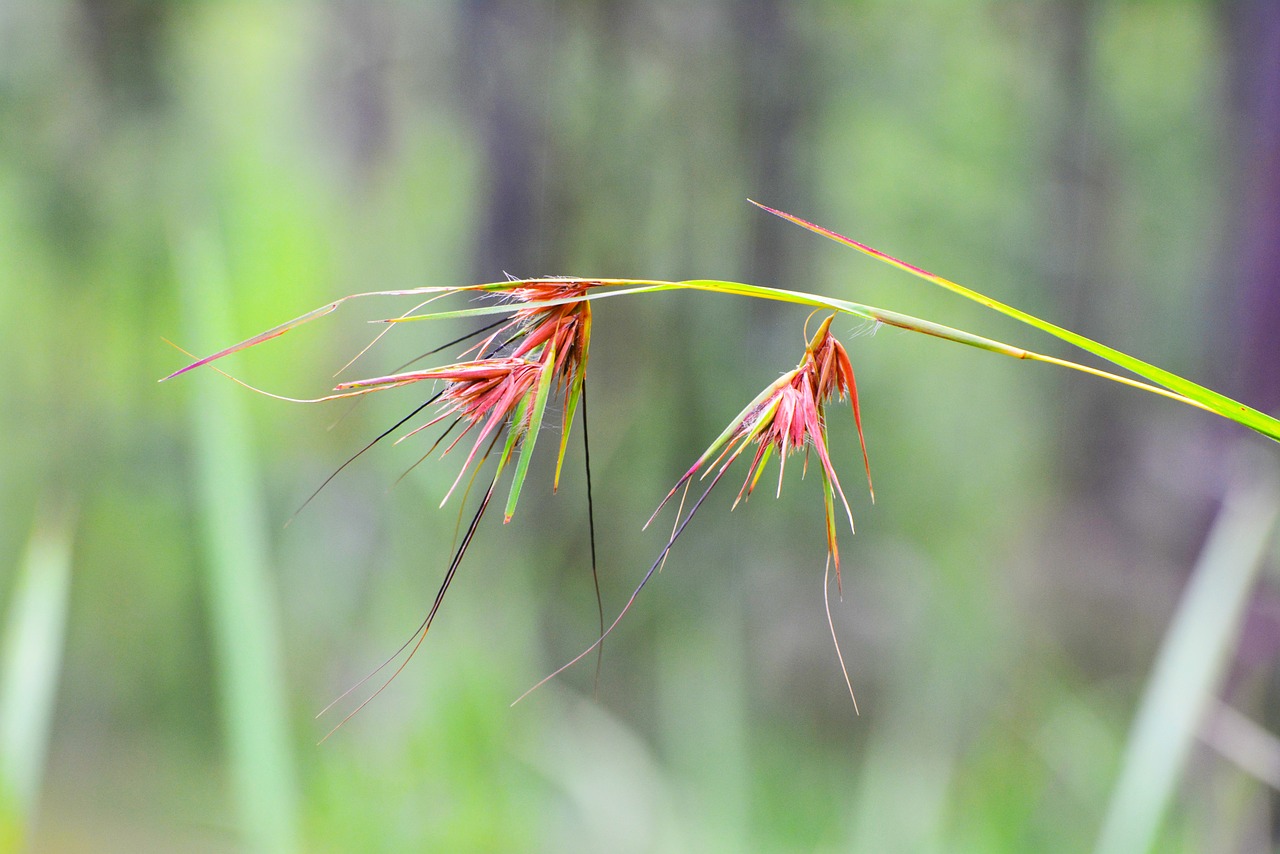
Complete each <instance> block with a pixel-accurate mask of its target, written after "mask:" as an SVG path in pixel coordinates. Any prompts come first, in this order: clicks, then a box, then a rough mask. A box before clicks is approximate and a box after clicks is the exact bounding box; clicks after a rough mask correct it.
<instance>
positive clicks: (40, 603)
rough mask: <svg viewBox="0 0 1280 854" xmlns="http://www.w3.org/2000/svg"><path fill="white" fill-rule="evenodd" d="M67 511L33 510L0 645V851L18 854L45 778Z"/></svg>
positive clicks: (66, 562) (63, 597) (63, 617)
mask: <svg viewBox="0 0 1280 854" xmlns="http://www.w3.org/2000/svg"><path fill="white" fill-rule="evenodd" d="M72 536H73V532H72V522H71V513H70V512H68V511H66V510H61V509H59V510H53V511H42V512H39V513H38V515H37V517H36V522H35V527H34V529H33V531H32V533H31V542H30V545H29V546H28V547H27V553H26V556H25V558H24V559H23V562H22V564H21V565H20V566H19V567H18V571H17V572H16V573H15V584H14V588H13V590H12V592H11V596H12V599H11V600H10V604H9V609H8V613H7V614H6V618H5V623H4V643H3V647H0V655H3V658H0V668H2V669H0V851H19V850H22V847H23V839H24V838H25V837H26V835H27V832H28V831H29V829H30V827H31V821H32V819H33V817H34V815H35V809H36V802H37V799H38V796H39V793H40V783H41V780H42V778H43V776H44V764H45V757H46V754H47V753H48V747H49V731H50V725H51V724H52V722H53V704H54V696H55V694H56V693H57V687H58V673H59V671H60V670H61V665H62V647H63V640H64V628H65V626H66V621H67V598H68V592H69V589H70V582H71V542H72Z"/></svg>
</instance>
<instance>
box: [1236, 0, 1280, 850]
mask: <svg viewBox="0 0 1280 854" xmlns="http://www.w3.org/2000/svg"><path fill="white" fill-rule="evenodd" d="M1226 9H1227V26H1228V30H1229V33H1230V37H1231V50H1230V53H1229V60H1228V61H1229V68H1230V75H1231V76H1230V83H1231V107H1232V114H1233V119H1234V121H1233V130H1234V133H1235V137H1236V145H1235V152H1236V158H1235V160H1234V163H1235V169H1236V174H1235V175H1234V176H1232V179H1233V181H1234V187H1233V189H1234V190H1235V192H1233V193H1232V198H1233V199H1235V200H1236V201H1237V206H1236V209H1235V211H1234V212H1233V213H1232V214H1231V215H1230V219H1229V222H1230V223H1231V226H1232V228H1231V231H1230V233H1231V234H1233V235H1234V239H1233V240H1231V241H1229V244H1228V246H1229V250H1228V251H1229V252H1230V253H1231V255H1230V257H1232V258H1233V259H1234V263H1232V264H1229V265H1228V269H1229V274H1228V275H1229V278H1230V285H1231V286H1232V289H1233V291H1232V292H1233V294H1234V298H1235V302H1236V306H1237V309H1236V318H1235V320H1236V322H1235V324H1234V328H1236V329H1239V330H1240V334H1239V336H1238V338H1237V339H1236V340H1237V342H1238V345H1237V347H1236V353H1235V359H1234V362H1235V364H1234V371H1233V373H1234V375H1233V377H1232V378H1231V381H1230V385H1229V387H1228V388H1227V391H1228V392H1230V393H1232V394H1234V395H1237V396H1239V398H1240V399H1241V400H1243V401H1245V402H1247V403H1249V404H1250V405H1252V406H1255V407H1257V408H1259V409H1262V410H1263V411H1266V412H1270V413H1272V414H1275V413H1277V412H1280V3H1276V2H1275V0H1235V2H1232V3H1229V4H1228V5H1227V7H1226ZM1263 584H1264V585H1266V587H1265V588H1264V589H1263V590H1262V591H1260V593H1259V595H1258V597H1256V599H1255V602H1254V607H1253V609H1252V611H1251V613H1250V615H1249V619H1248V621H1247V623H1246V631H1245V641H1243V642H1242V644H1241V652H1240V654H1241V657H1245V656H1252V657H1253V658H1254V659H1255V660H1263V661H1268V662H1269V665H1268V667H1267V669H1266V670H1265V671H1264V672H1266V673H1268V674H1269V678H1268V680H1267V681H1268V686H1267V690H1266V692H1265V698H1264V702H1263V706H1262V715H1263V721H1262V722H1263V724H1264V725H1265V726H1266V727H1267V728H1269V729H1270V730H1271V731H1272V732H1276V731H1278V730H1280V675H1277V673H1276V670H1275V661H1276V658H1277V655H1280V628H1278V627H1277V624H1276V620H1275V610H1274V605H1275V602H1276V601H1277V596H1276V591H1275V585H1274V584H1273V583H1270V582H1268V581H1266V580H1264V581H1263ZM1268 605H1270V606H1272V607H1271V608H1268V607H1267V606H1268ZM1264 650H1265V651H1264ZM1270 799H1271V838H1272V841H1273V843H1274V842H1276V841H1280V793H1277V792H1275V791H1274V790H1273V791H1272V792H1271V798H1270Z"/></svg>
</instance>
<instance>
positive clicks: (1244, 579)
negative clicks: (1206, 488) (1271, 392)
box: [1095, 457, 1280, 854]
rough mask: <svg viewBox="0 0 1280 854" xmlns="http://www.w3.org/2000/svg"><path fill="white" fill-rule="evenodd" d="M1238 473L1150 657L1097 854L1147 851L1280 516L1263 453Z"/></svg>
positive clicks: (1278, 492)
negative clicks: (1152, 662)
mask: <svg viewBox="0 0 1280 854" xmlns="http://www.w3.org/2000/svg"><path fill="white" fill-rule="evenodd" d="M1247 462H1248V463H1249V465H1248V466H1247V471H1245V472H1243V473H1242V475H1241V476H1239V477H1237V480H1236V483H1235V484H1234V485H1233V486H1232V488H1231V490H1230V492H1229V493H1228V494H1227V496H1226V500H1225V502H1224V504H1223V508H1222V511H1221V513H1220V514H1219V516H1218V519H1217V521H1216V522H1215V523H1214V526H1213V529H1212V531H1210V533H1209V538H1208V541H1207V542H1206V543H1205V546H1204V550H1203V551H1202V552H1201V554H1200V558H1199V560H1198V561H1197V562H1196V566H1195V568H1194V569H1193V571H1192V574H1191V578H1190V581H1189V582H1188V584H1187V587H1186V590H1185V591H1183V594H1182V599H1181V601H1180V602H1179V604H1178V609H1177V611H1176V613H1175V614H1174V617H1173V622H1172V624H1171V625H1170V626H1169V631H1168V633H1167V634H1166V635H1165V638H1164V641H1163V642H1162V644H1161V646H1160V650H1159V652H1158V653H1157V657H1156V662H1155V665H1154V667H1153V668H1152V671H1151V676H1150V679H1149V680H1148V682H1147V686H1146V689H1145V690H1144V691H1143V696H1142V699H1141V701H1140V703H1139V706H1138V712H1137V715H1136V717H1135V719H1134V723H1133V728H1132V730H1131V732H1130V734H1129V739H1128V742H1127V744H1126V745H1125V749H1124V756H1123V758H1122V760H1121V767H1120V775H1119V779H1118V780H1117V782H1116V786H1115V790H1114V791H1113V793H1112V796H1111V802H1110V804H1109V805H1108V808H1107V814H1106V818H1105V820H1104V821H1103V826H1102V832H1101V834H1100V836H1099V838H1098V844H1097V848H1096V849H1095V851H1096V852H1097V854H1141V852H1146V851H1150V850H1151V849H1152V846H1153V845H1154V844H1155V841H1156V834H1157V833H1158V831H1159V829H1160V823H1161V821H1162V819H1163V817H1164V814H1165V812H1166V810H1167V808H1168V805H1169V801H1170V799H1171V797H1172V796H1173V793H1174V790H1175V788H1176V786H1177V783H1178V780H1179V779H1180V778H1181V776H1182V769H1183V766H1184V765H1185V762H1186V758H1187V754H1188V753H1189V751H1190V750H1191V746H1192V744H1193V743H1194V741H1195V739H1196V736H1197V732H1198V730H1199V727H1200V725H1201V722H1202V721H1203V720H1204V716H1205V713H1206V711H1207V710H1208V709H1209V708H1210V706H1211V704H1212V702H1213V698H1214V694H1215V692H1216V691H1217V690H1218V687H1219V683H1220V682H1221V679H1222V676H1223V672H1224V670H1225V668H1226V665H1227V663H1228V659H1229V658H1230V656H1231V654H1232V651H1233V650H1234V649H1235V645H1236V642H1237V636H1238V634H1239V628H1240V620H1241V616H1242V614H1243V611H1244V608H1245V605H1246V603H1247V602H1248V598H1249V595H1250V593H1251V591H1252V590H1253V587H1254V583H1255V581H1256V580H1257V577H1258V573H1259V570H1260V567H1261V566H1262V565H1263V563H1264V559H1263V558H1264V556H1265V549H1266V547H1267V544H1268V543H1269V542H1270V541H1271V538H1272V534H1273V532H1274V530H1275V525H1276V517H1277V514H1278V513H1280V487H1278V486H1277V476H1276V468H1275V466H1274V465H1272V464H1271V461H1270V459H1269V458H1264V457H1259V458H1258V459H1252V458H1250V459H1249V460H1248V461H1247Z"/></svg>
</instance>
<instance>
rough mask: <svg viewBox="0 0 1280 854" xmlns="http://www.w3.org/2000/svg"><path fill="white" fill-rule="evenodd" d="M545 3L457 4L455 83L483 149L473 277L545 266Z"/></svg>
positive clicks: (527, 272)
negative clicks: (482, 189) (458, 42)
mask: <svg viewBox="0 0 1280 854" xmlns="http://www.w3.org/2000/svg"><path fill="white" fill-rule="evenodd" d="M554 14H555V10H554V6H553V5H552V4H542V3H521V2H518V0H469V2H464V3H463V4H462V6H461V9H460V16H461V20H460V22H459V23H460V36H461V56H460V58H459V62H460V69H461V71H460V78H459V88H460V90H461V96H462V102H463V104H464V106H465V107H466V109H467V110H468V111H469V112H470V113H471V115H472V119H473V123H474V126H475V128H476V132H477V134H478V142H479V143H480V145H481V146H483V149H484V157H483V164H484V169H485V174H486V177H487V189H486V190H485V192H484V197H483V198H482V200H481V202H480V204H479V206H478V208H479V210H478V214H477V217H478V230H477V233H476V245H475V271H474V278H475V280H476V281H494V280H496V279H499V278H501V277H502V275H503V273H505V272H510V273H511V274H512V275H515V276H518V277H519V276H537V275H545V274H547V273H548V272H549V269H548V265H549V264H550V262H551V261H552V260H553V258H554V253H553V252H551V251H550V247H548V246H547V245H546V234H547V229H546V228H545V227H544V211H543V200H544V190H545V185H546V172H547V157H548V145H549V141H548V134H547V125H546V108H547V103H548V101H547V95H546V89H547V82H548V79H549V75H550V69H552V68H554V64H555V51H554V38H553V23H554V22H553V16H554Z"/></svg>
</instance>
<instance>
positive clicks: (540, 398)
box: [503, 346, 556, 522]
mask: <svg viewBox="0 0 1280 854" xmlns="http://www.w3.org/2000/svg"><path fill="white" fill-rule="evenodd" d="M555 363H556V348H555V347H554V346H549V347H548V349H547V353H546V354H545V355H544V357H543V365H544V367H543V369H542V376H541V377H540V378H539V379H538V388H537V391H536V392H534V397H533V409H532V411H531V412H530V413H529V421H528V424H527V426H526V427H525V429H524V431H523V434H522V438H521V440H520V456H519V458H518V459H517V460H516V470H515V474H513V475H512V476H511V494H510V495H509V496H508V497H507V509H506V511H505V513H504V518H503V521H504V522H509V521H511V517H512V515H513V514H514V513H515V512H516V502H517V501H518V500H519V499H520V489H521V487H523V486H524V479H525V475H526V474H528V472H529V460H530V459H531V458H532V457H533V446H534V443H535V440H536V439H537V438H538V431H539V429H540V428H541V427H542V416H543V414H544V413H545V412H546V410H547V398H548V397H549V396H550V395H551V379H552V376H553V375H554V374H555ZM511 432H512V433H513V434H514V433H516V432H517V430H516V429H515V427H514V426H513V428H512V431H511Z"/></svg>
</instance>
